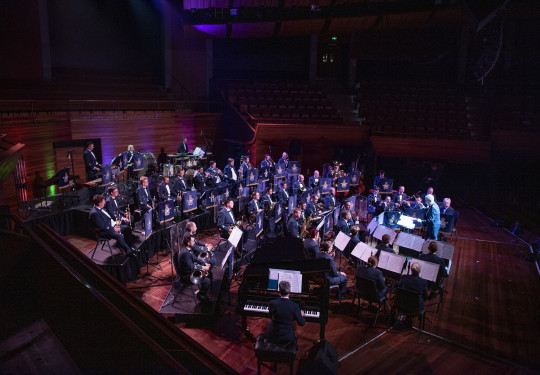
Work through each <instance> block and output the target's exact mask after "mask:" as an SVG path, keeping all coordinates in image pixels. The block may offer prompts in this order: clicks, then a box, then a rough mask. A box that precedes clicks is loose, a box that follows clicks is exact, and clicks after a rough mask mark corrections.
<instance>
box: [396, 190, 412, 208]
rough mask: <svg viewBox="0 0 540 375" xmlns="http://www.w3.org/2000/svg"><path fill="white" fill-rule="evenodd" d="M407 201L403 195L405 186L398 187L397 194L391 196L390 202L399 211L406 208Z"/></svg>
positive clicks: (406, 196) (405, 195) (406, 197)
mask: <svg viewBox="0 0 540 375" xmlns="http://www.w3.org/2000/svg"><path fill="white" fill-rule="evenodd" d="M407 199H409V196H408V195H407V194H405V186H400V187H399V188H398V191H397V193H394V194H393V195H392V202H394V206H395V207H399V208H401V209H404V208H405V207H406V206H408V202H406V201H407ZM404 206H405V207H404Z"/></svg>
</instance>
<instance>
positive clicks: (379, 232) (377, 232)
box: [373, 225, 397, 244]
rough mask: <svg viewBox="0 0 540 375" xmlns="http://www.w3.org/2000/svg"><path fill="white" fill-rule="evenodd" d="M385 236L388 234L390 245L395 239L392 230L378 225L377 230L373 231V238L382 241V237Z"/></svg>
mask: <svg viewBox="0 0 540 375" xmlns="http://www.w3.org/2000/svg"><path fill="white" fill-rule="evenodd" d="M385 234H388V235H389V236H390V244H392V243H393V242H394V239H395V238H396V235H397V233H396V232H395V231H394V230H393V229H390V228H388V227H385V226H384V225H379V226H378V227H377V229H375V232H374V233H373V237H375V238H376V239H378V240H382V236H383V235H385Z"/></svg>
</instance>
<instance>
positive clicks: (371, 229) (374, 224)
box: [367, 219, 379, 234]
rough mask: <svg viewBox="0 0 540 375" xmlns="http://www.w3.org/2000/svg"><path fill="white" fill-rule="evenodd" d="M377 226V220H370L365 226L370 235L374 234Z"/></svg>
mask: <svg viewBox="0 0 540 375" xmlns="http://www.w3.org/2000/svg"><path fill="white" fill-rule="evenodd" d="M378 225H379V222H378V221H377V219H372V220H371V222H370V223H369V225H368V226H367V230H368V232H369V233H370V234H373V232H375V229H377V226H378Z"/></svg>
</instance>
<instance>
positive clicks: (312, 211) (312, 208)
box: [306, 194, 320, 217]
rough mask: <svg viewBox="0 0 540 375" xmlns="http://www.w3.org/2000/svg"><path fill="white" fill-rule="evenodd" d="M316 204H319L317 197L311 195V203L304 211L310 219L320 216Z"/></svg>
mask: <svg viewBox="0 0 540 375" xmlns="http://www.w3.org/2000/svg"><path fill="white" fill-rule="evenodd" d="M318 203H319V195H317V194H313V195H312V196H311V202H310V203H309V204H308V205H307V209H306V215H307V216H312V217H316V216H320V211H319V205H318Z"/></svg>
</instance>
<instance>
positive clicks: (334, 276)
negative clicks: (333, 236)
mask: <svg viewBox="0 0 540 375" xmlns="http://www.w3.org/2000/svg"><path fill="white" fill-rule="evenodd" d="M320 249H321V252H320V253H319V254H318V255H317V258H322V259H328V260H329V261H330V271H329V272H325V275H324V276H325V278H326V280H327V281H328V283H329V284H330V285H339V295H340V297H339V299H345V297H344V296H345V293H347V275H346V274H345V273H344V272H338V270H337V269H336V265H335V263H334V255H335V254H334V250H333V245H332V244H331V243H330V242H323V243H322V244H321V246H320Z"/></svg>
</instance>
